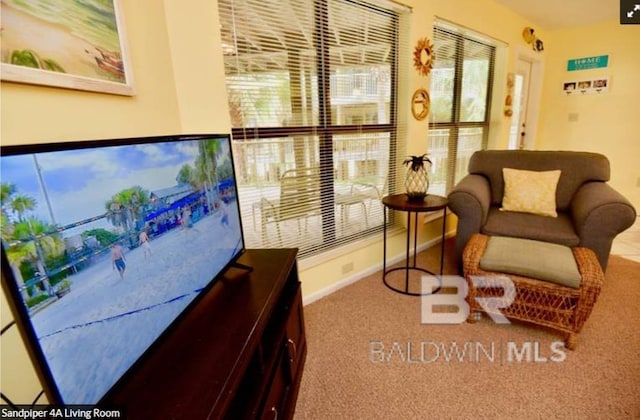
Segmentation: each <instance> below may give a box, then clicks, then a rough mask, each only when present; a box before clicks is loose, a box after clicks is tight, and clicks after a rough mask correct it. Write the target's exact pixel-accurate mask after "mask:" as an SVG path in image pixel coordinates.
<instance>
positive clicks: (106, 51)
mask: <svg viewBox="0 0 640 420" xmlns="http://www.w3.org/2000/svg"><path fill="white" fill-rule="evenodd" d="M23 4H24V2H20V1H18V0H3V2H2V29H3V32H2V57H1V59H2V61H1V63H0V66H1V68H0V70H1V73H0V74H1V79H2V81H3V82H4V81H7V82H16V83H26V84H34V85H42V86H53V87H59V88H65V89H74V90H82V91H90V92H100V93H108V94H115V95H125V96H133V95H135V89H134V85H133V72H132V69H131V66H130V60H129V54H128V50H127V42H126V41H127V39H126V33H125V25H124V20H123V16H122V10H121V7H120V3H119V0H111V1H107V2H105V1H94V0H87V1H85V2H74V1H72V0H53V1H42V0H41V1H35V2H32V3H29V7H25V6H23Z"/></svg>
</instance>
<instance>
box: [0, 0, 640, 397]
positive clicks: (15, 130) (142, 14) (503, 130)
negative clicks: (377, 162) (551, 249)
mask: <svg viewBox="0 0 640 420" xmlns="http://www.w3.org/2000/svg"><path fill="white" fill-rule="evenodd" d="M179 3H180V2H175V1H172V0H165V1H164V2H149V1H122V2H121V4H122V5H123V9H124V17H125V23H126V30H127V35H128V44H129V52H130V55H131V65H132V68H133V73H134V83H135V88H136V95H135V96H133V97H125V96H115V95H105V94H96V93H88V92H79V91H71V90H64V89H56V88H48V87H39V86H29V85H20V84H12V83H5V82H3V83H2V87H1V93H0V95H1V100H2V101H1V106H2V108H1V120H0V124H1V128H0V134H1V138H0V139H1V141H2V144H23V143H38V142H47V141H65V140H78V139H100V138H114V137H134V136H148V135H158V134H175V133H186V132H228V131H229V129H230V122H229V116H228V112H227V106H226V91H225V86H224V77H223V69H222V60H221V59H220V57H221V51H220V42H219V40H220V36H219V33H218V26H219V25H218V16H217V8H216V4H215V2H212V1H210V0H206V1H205V0H192V1H191V2H190V4H189V6H190V7H189V8H185V7H183V6H180V5H179ZM406 3H407V4H410V5H412V6H413V8H414V9H413V14H412V15H411V17H410V18H409V20H410V24H411V32H410V40H409V44H410V45H414V44H415V42H416V41H417V40H418V39H419V38H422V37H428V38H432V32H433V19H434V16H438V17H441V18H444V19H447V20H450V21H452V22H454V23H457V24H460V25H463V26H467V27H469V28H472V29H474V30H476V31H479V32H482V33H484V34H486V35H488V36H491V37H493V38H496V39H498V40H500V41H502V42H504V43H506V44H507V45H508V47H506V48H504V49H503V50H501V51H500V52H499V54H498V56H499V62H498V64H497V66H496V74H495V90H494V98H493V104H494V106H493V110H494V112H493V117H492V129H491V140H490V142H491V143H490V144H491V145H492V147H505V146H506V144H507V132H508V125H509V122H510V121H509V119H507V118H506V117H504V116H502V113H501V110H502V103H503V100H504V94H505V86H504V85H505V80H506V72H507V71H512V69H513V67H514V60H515V58H514V57H515V51H516V50H517V49H518V48H522V46H523V45H524V42H523V41H522V39H521V32H522V28H523V27H524V26H527V25H529V24H530V22H528V21H526V20H525V19H523V18H521V17H519V16H518V15H515V14H513V13H511V12H509V11H508V10H506V9H505V8H503V7H502V6H499V5H496V4H495V3H493V2H492V1H491V0H457V1H455V2H451V1H445V0H441V1H432V2H425V1H422V0H411V1H406ZM180 4H181V3H180ZM539 34H540V35H541V37H542V38H543V39H545V42H549V41H547V35H546V34H545V33H544V31H542V32H539ZM556 37H557V39H558V40H559V41H558V42H563V43H566V44H567V47H565V51H567V53H572V51H569V45H570V44H571V43H572V41H571V39H569V38H566V37H564V36H561V34H553V39H554V40H555V39H556ZM549 38H551V37H550V36H549ZM629 43H630V41H629ZM549 44H550V46H551V47H552V46H553V44H554V43H553V42H549ZM629 48H630V47H629ZM624 51H625V49H624V48H622V49H620V50H619V52H617V53H616V54H613V53H612V56H613V59H614V63H616V64H617V63H620V62H622V61H623V60H625V59H624V58H623V56H624ZM547 54H550V53H548V52H545V53H544V56H542V58H541V59H542V60H546V59H547ZM570 55H572V54H570ZM550 56H551V57H552V58H554V60H555V59H557V60H562V58H556V54H555V52H554V53H553V55H551V54H550ZM635 63H636V67H637V61H635ZM404 67H405V68H406V71H407V73H406V74H407V75H408V76H409V83H408V84H407V85H406V86H403V87H402V89H401V95H400V97H399V101H400V103H401V109H402V107H403V106H404V109H405V113H406V112H408V108H407V107H406V104H408V103H409V99H410V95H411V93H412V92H413V91H414V90H415V89H417V88H418V87H426V88H428V86H429V80H428V79H427V78H423V77H420V76H419V75H418V74H417V72H415V71H414V70H413V69H412V68H411V67H410V66H406V65H405V66H404ZM557 77H558V78H561V77H560V76H557ZM616 77H618V76H617V75H616ZM615 82H616V85H615V86H616V87H617V83H618V80H617V79H616V80H615ZM636 89H637V87H636ZM636 92H637V90H636ZM612 93H613V92H612ZM563 99H564V98H563ZM555 102H557V101H556V98H553V97H549V99H547V104H549V105H547V107H546V108H547V109H548V110H549V111H548V112H547V113H546V114H545V116H544V123H545V124H544V125H545V126H546V127H551V126H554V125H555V124H556V122H555V121H552V118H551V117H550V114H551V112H552V111H551V110H552V109H553V106H555ZM622 102H624V100H623V101H622ZM622 102H621V103H622ZM402 104H404V105H402ZM566 112H568V111H565V116H566ZM579 112H581V113H582V115H584V118H582V119H581V124H580V126H581V127H583V128H582V130H583V131H585V132H587V131H589V130H590V128H589V127H591V130H595V129H596V126H597V125H598V124H600V123H599V122H598V121H597V119H592V118H589V116H591V113H592V112H593V110H592V106H590V105H588V104H587V105H581V108H580V111H579ZM558 118H560V117H558ZM565 120H566V118H565ZM406 121H407V123H408V136H407V139H405V140H406V143H405V149H406V152H407V153H410V154H414V153H423V152H425V151H426V147H427V135H428V133H427V124H428V123H427V122H426V121H423V122H417V121H415V120H414V119H412V118H410V117H409V118H407V120H406ZM615 121H618V120H617V119H616V118H615V117H614V116H613V114H611V117H608V118H607V122H608V123H611V122H615ZM628 124H630V123H628ZM562 125H564V126H567V128H566V129H565V130H564V131H565V132H569V131H570V128H571V127H569V126H568V124H567V123H563V124H562ZM625 127H626V131H628V132H631V126H630V125H626V126H625ZM619 131H620V132H621V133H622V132H623V130H622V128H620V130H619ZM549 132H550V129H546V130H544V131H543V133H541V134H540V138H539V139H540V140H539V144H540V145H542V146H547V145H549V144H553V140H552V138H553V136H551V135H550V134H549ZM576 135H577V134H576ZM565 137H567V136H565ZM571 138H575V136H574V137H571ZM609 138H610V137H609ZM625 144H627V145H628V146H629V147H630V146H631V144H630V141H628V142H627V143H625ZM562 146H563V147H564V148H570V147H576V145H575V144H574V143H571V142H568V143H565V144H563V145H562ZM549 147H551V146H549ZM555 147H559V146H555ZM603 147H604V146H603ZM609 147H611V146H609ZM614 147H617V146H614ZM609 154H610V156H611V153H609ZM616 155H619V156H618V157H616V159H620V160H621V159H622V158H624V156H625V152H620V153H617V154H616ZM611 157H613V156H611ZM628 159H629V158H628ZM628 159H627V160H625V162H627V161H628ZM629 168H631V165H629ZM629 170H631V169H629ZM636 176H637V174H636ZM621 178H624V176H620V175H617V174H616V182H617V183H621V184H624V183H623V182H621V181H619V179H621ZM634 182H635V181H634ZM440 226H441V225H440V222H439V221H438V222H435V223H433V224H429V225H424V226H422V228H421V232H420V242H421V243H425V242H427V241H430V240H432V239H434V238H436V237H437V235H438V234H439V232H440ZM381 242H382V239H381V237H380V236H379V237H378V238H377V239H376V240H374V241H373V242H370V243H368V244H367V245H366V246H363V247H362V248H360V249H355V250H352V251H348V252H344V253H340V254H334V255H336V256H335V257H334V258H331V259H328V260H326V261H322V262H317V263H315V264H307V265H306V266H305V264H301V273H300V275H301V279H302V281H303V293H304V295H305V296H307V297H308V296H311V295H314V294H318V293H321V292H322V291H323V290H327V289H328V288H331V287H332V286H334V285H335V284H336V283H339V282H341V281H343V280H344V279H345V278H348V277H353V276H356V275H357V274H358V273H365V272H368V271H370V270H371V269H372V268H376V267H379V266H380V264H381V257H382V243H381ZM389 247H390V248H389V255H391V256H396V255H401V254H402V253H403V252H404V235H403V234H402V233H400V234H397V235H394V236H392V238H391V239H390V244H389ZM347 263H352V264H353V268H352V270H351V271H350V272H349V273H343V267H344V265H345V264H347ZM2 299H4V296H3V297H2ZM2 307H3V310H2V325H6V324H7V322H8V319H9V318H10V314H8V312H7V311H6V304H5V303H4V302H3V303H2ZM1 344H2V352H1V357H2V361H1V363H2V365H1V375H2V376H1V379H2V384H3V385H2V390H3V392H5V393H6V394H7V395H8V396H9V397H10V398H12V399H13V400H14V401H15V402H20V403H30V402H31V401H32V399H33V398H34V397H35V395H36V394H37V393H38V392H39V390H40V389H41V387H40V386H39V385H38V383H37V380H36V379H35V375H34V374H33V369H32V368H31V366H30V365H29V364H28V363H27V362H26V360H27V359H26V356H25V351H24V347H23V345H22V343H21V341H20V339H19V337H18V336H17V335H16V334H13V333H12V334H11V335H9V334H5V335H3V337H2V343H1ZM16 378H21V381H17V380H16Z"/></svg>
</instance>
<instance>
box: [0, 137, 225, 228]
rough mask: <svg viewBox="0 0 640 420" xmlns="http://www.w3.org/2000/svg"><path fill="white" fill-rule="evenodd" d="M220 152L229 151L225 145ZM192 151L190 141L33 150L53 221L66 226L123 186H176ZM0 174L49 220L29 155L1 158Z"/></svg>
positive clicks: (97, 210) (98, 209)
mask: <svg viewBox="0 0 640 420" xmlns="http://www.w3.org/2000/svg"><path fill="white" fill-rule="evenodd" d="M224 152H226V153H228V152H229V150H228V147H226V148H224ZM226 153H223V154H226ZM197 154H198V143H197V142H196V141H180V142H164V143H148V144H141V145H126V146H115V147H99V148H91V149H81V150H68V151H60V152H51V153H39V154H37V155H36V157H37V160H38V164H39V166H40V168H41V173H42V178H43V183H44V185H45V188H46V190H47V194H48V196H49V201H50V203H51V208H52V212H53V217H54V218H55V222H56V223H57V224H58V225H67V224H70V223H74V222H77V221H80V220H83V219H87V218H89V217H94V216H98V215H101V214H104V213H105V203H106V202H107V201H108V200H109V199H110V198H111V197H112V196H113V195H114V194H116V193H117V192H118V191H121V190H123V189H126V188H130V187H132V186H135V185H139V186H141V187H143V188H145V189H147V190H149V191H153V190H157V189H160V188H166V187H172V186H174V185H176V175H177V174H178V171H179V170H180V168H181V167H182V166H183V165H184V164H190V165H193V163H194V161H195V157H196V156H197ZM0 173H1V176H2V178H1V179H2V182H3V183H7V182H11V183H14V184H15V185H16V188H17V192H18V193H19V194H24V195H28V196H31V197H33V198H34V199H36V201H37V203H38V207H37V209H36V210H35V211H34V214H35V215H36V216H37V217H38V218H40V219H42V220H46V221H48V222H51V216H50V212H49V210H48V209H47V206H46V200H45V198H44V195H43V193H42V188H41V186H40V185H39V182H38V177H37V171H36V167H35V163H34V158H33V155H22V156H2V157H1V158H0ZM105 227H106V226H105Z"/></svg>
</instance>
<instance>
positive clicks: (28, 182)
mask: <svg viewBox="0 0 640 420" xmlns="http://www.w3.org/2000/svg"><path fill="white" fill-rule="evenodd" d="M0 171H1V172H0V173H1V182H2V224H1V225H2V286H3V288H4V290H5V293H6V294H7V296H8V299H9V300H10V303H11V306H12V310H13V312H14V315H15V317H16V323H17V324H18V327H19V328H20V330H21V333H22V335H23V337H24V339H25V341H26V343H27V346H28V349H29V350H30V354H31V357H32V359H33V361H34V365H35V366H36V369H37V370H38V373H39V375H40V377H41V380H42V382H43V387H44V390H45V392H46V394H47V396H48V398H49V400H50V402H52V403H56V404H99V403H100V402H101V401H105V397H106V396H107V395H108V394H109V392H110V390H112V389H113V388H114V386H116V384H117V383H118V382H119V381H121V380H122V378H123V377H124V376H125V375H126V374H127V373H128V372H131V371H132V369H134V368H135V365H136V364H137V363H140V360H141V359H142V358H143V356H144V355H145V354H147V352H148V351H149V349H150V348H152V347H153V346H154V344H157V343H158V342H159V341H160V340H161V339H162V336H163V334H165V333H166V332H167V331H168V330H169V329H170V328H171V326H172V325H174V324H175V322H176V320H177V319H179V318H180V317H181V315H183V314H184V313H185V312H186V311H188V309H189V308H190V307H192V305H193V304H194V303H195V302H196V301H197V300H198V297H199V296H201V295H202V294H203V293H204V292H205V291H207V290H208V289H209V288H210V287H212V285H213V284H214V283H215V282H216V280H217V279H219V278H220V277H221V275H222V274H223V272H224V271H225V270H227V269H228V268H229V267H230V266H231V265H232V264H233V263H235V262H236V260H237V258H238V257H239V256H240V255H241V254H242V253H243V252H244V250H245V246H244V240H243V234H242V225H241V219H240V210H239V205H238V199H237V186H236V179H235V173H234V166H233V158H232V148H231V141H230V136H229V135H227V134H223V135H218V134H213V135H200V134H199V135H176V136H162V137H146V138H128V139H112V140H98V141H81V142H63V143H51V144H38V145H24V146H9V147H2V148H1V149H0ZM5 362H6V361H5Z"/></svg>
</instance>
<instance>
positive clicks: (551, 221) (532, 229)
mask: <svg viewBox="0 0 640 420" xmlns="http://www.w3.org/2000/svg"><path fill="white" fill-rule="evenodd" d="M481 233H484V234H485V235H489V236H511V237H516V238H524V239H534V240H537V241H543V242H552V243H556V244H561V245H565V246H569V247H574V246H578V244H579V243H580V237H579V236H578V234H577V233H576V231H575V229H574V227H573V222H572V220H571V217H570V216H569V214H567V213H564V212H558V217H543V216H538V215H535V214H529V213H517V212H511V211H500V210H498V208H497V207H492V208H490V209H489V214H488V215H487V222H486V223H485V225H484V226H483V227H482V228H481Z"/></svg>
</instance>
